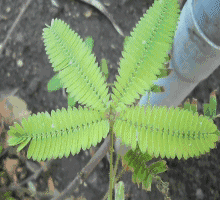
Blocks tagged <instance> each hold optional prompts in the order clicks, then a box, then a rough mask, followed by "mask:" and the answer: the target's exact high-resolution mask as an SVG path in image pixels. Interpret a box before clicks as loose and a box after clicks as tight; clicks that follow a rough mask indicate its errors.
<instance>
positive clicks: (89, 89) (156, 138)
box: [8, 0, 219, 199]
mask: <svg viewBox="0 0 220 200" xmlns="http://www.w3.org/2000/svg"><path fill="white" fill-rule="evenodd" d="M147 12H148V13H146V14H145V15H144V16H143V18H141V20H140V21H139V23H138V24H137V26H136V28H135V29H134V30H133V32H131V36H130V37H128V38H127V40H126V42H125V44H124V51H123V53H122V55H123V58H122V59H121V61H120V69H119V76H117V78H116V79H117V81H116V82H115V83H114V87H113V88H112V91H113V93H112V94H108V87H107V83H106V82H105V79H106V77H105V76H103V75H102V74H101V72H100V69H99V68H98V64H97V63H96V62H95V56H94V55H93V54H92V51H91V48H90V47H89V45H88V44H86V43H85V42H83V40H82V39H81V38H80V37H79V36H78V34H77V33H75V32H74V31H73V30H71V29H70V27H69V25H67V24H66V23H64V22H63V21H61V20H59V19H53V20H52V22H51V26H48V25H47V28H44V31H43V38H44V43H45V46H46V53H47V54H48V55H49V59H50V62H51V63H52V67H53V68H54V71H55V72H58V74H57V75H56V76H57V78H58V79H59V80H60V84H61V85H62V86H64V87H65V88H67V92H68V95H69V96H70V97H71V98H72V97H74V99H75V100H76V101H78V102H79V103H81V104H85V105H86V106H85V107H84V108H82V107H80V106H79V108H78V109H76V108H75V107H73V108H71V107H70V106H69V107H68V109H67V110H66V109H64V108H62V109H61V110H59V109H58V110H56V111H54V110H52V112H51V115H50V114H49V113H48V112H45V113H37V115H35V114H33V115H32V116H30V117H29V118H28V120H26V119H23V120H22V124H21V125H19V124H17V123H15V124H14V126H11V127H10V130H9V131H8V134H9V135H10V136H11V138H10V139H9V141H8V142H9V145H11V146H14V145H17V144H19V147H18V151H20V150H22V149H23V148H24V147H25V146H26V145H27V144H28V143H29V142H30V146H29V149H28V153H27V157H28V158H32V159H33V160H37V161H41V160H43V161H44V160H46V159H52V158H53V159H56V158H58V157H59V158H62V157H63V156H66V157H68V156H69V155H70V152H71V153H72V155H75V154H78V153H79V151H80V150H81V149H83V150H86V149H89V148H90V147H91V146H92V145H93V146H96V145H97V144H98V143H99V142H100V141H101V140H102V138H106V137H107V135H108V134H110V138H111V144H110V185H109V199H112V192H113V189H114V188H115V187H114V185H115V184H116V182H117V179H116V178H115V175H116V170H117V164H116V165H115V170H114V171H113V151H114V147H113V135H115V136H116V138H120V139H121V141H122V143H123V144H125V145H126V146H130V147H131V150H130V151H129V152H127V154H126V155H125V156H124V158H123V162H124V166H128V168H130V169H133V172H134V176H133V178H132V179H133V181H135V182H137V183H140V182H141V183H142V185H143V186H144V187H143V188H145V189H146V190H148V191H149V190H150V187H151V183H152V181H153V179H154V180H156V181H158V180H159V177H158V176H156V175H157V174H159V173H162V172H164V171H166V170H167V166H166V163H165V161H161V160H159V161H157V162H153V163H151V164H150V165H148V166H147V165H146V162H148V161H151V160H152V159H153V158H158V157H159V156H160V157H161V158H164V157H167V158H175V157H176V156H177V158H178V159H181V158H184V159H188V158H189V157H195V156H196V157H198V156H200V155H201V154H205V153H206V152H209V151H210V149H211V148H215V147H216V142H217V141H218V135H219V131H218V130H217V127H216V125H215V124H214V123H213V120H212V119H211V118H209V117H206V116H199V115H198V113H197V112H195V113H194V112H192V111H191V110H182V109H180V108H178V107H177V108H174V107H171V108H167V107H165V106H160V107H157V106H153V107H152V106H147V107H142V106H137V105H136V106H135V101H136V100H138V99H140V95H144V94H145V93H146V91H150V90H151V89H152V87H153V81H154V80H156V79H157V78H158V76H159V75H160V74H161V69H164V65H163V63H164V62H165V57H166V56H167V52H168V51H169V50H170V48H171V45H172V42H173V37H174V33H175V30H176V26H177V22H178V19H179V14H180V10H179V5H178V1H177V0H155V2H154V5H153V7H151V8H150V9H149V10H148V11H147ZM104 66H106V65H104ZM104 72H105V75H106V68H105V71H104ZM128 168H127V169H128ZM162 184H163V183H162ZM120 185H121V183H120ZM117 188H119V186H118V185H117V187H116V188H115V189H116V190H117V191H118V189H117ZM120 188H122V186H120ZM158 188H159V186H158ZM164 188H167V185H165V184H164V185H163V187H162V192H164V193H166V192H165V191H164ZM117 191H116V192H117ZM120 191H121V189H120ZM117 193H120V192H117ZM120 195H121V193H120ZM122 196H123V195H122Z"/></svg>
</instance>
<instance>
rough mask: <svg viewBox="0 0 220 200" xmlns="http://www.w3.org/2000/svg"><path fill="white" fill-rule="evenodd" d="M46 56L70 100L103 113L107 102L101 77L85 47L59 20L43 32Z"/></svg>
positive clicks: (106, 89) (86, 46)
mask: <svg viewBox="0 0 220 200" xmlns="http://www.w3.org/2000/svg"><path fill="white" fill-rule="evenodd" d="M43 38H44V44H45V46H46V48H45V49H46V53H47V54H48V56H49V59H50V62H51V63H52V67H53V68H54V71H56V72H59V78H60V81H61V84H62V85H63V86H64V87H65V88H67V93H69V95H70V97H74V98H75V100H76V101H78V102H79V103H82V104H87V107H90V106H91V107H92V108H95V109H97V110H105V109H106V108H107V103H108V101H109V98H110V94H108V88H107V84H106V82H105V79H104V77H103V76H102V74H101V72H100V68H98V64H97V63H95V59H96V58H95V56H94V55H93V54H92V53H91V46H89V45H90V44H88V43H89V40H86V41H87V44H86V43H85V42H84V41H83V40H82V39H81V38H80V37H79V36H78V34H77V33H76V32H74V31H73V30H71V29H70V26H69V25H68V24H66V23H65V22H63V21H62V20H59V19H53V20H52V22H51V26H47V28H44V30H43Z"/></svg>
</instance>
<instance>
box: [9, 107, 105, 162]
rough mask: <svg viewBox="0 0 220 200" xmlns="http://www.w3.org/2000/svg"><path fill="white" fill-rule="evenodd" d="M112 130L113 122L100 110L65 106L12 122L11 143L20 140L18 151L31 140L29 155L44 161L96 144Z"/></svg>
mask: <svg viewBox="0 0 220 200" xmlns="http://www.w3.org/2000/svg"><path fill="white" fill-rule="evenodd" d="M108 132H109V122H108V120H107V119H106V118H105V117H104V114H103V113H102V112H100V111H96V110H89V109H88V108H84V109H83V108H82V107H79V109H78V110H77V109H76V108H73V109H72V108H70V107H69V108H68V110H66V109H65V108H62V110H59V109H58V110H56V112H55V111H54V110H52V112H51V115H50V114H49V113H48V112H45V113H37V115H35V114H33V115H32V116H30V117H29V118H28V120H26V119H25V118H23V119H22V125H19V124H17V123H16V124H15V125H14V126H10V130H9V131H8V134H9V135H10V136H11V138H10V139H9V140H8V143H9V145H10V146H15V145H17V144H20V146H19V147H18V151H20V150H21V149H22V148H24V147H25V146H26V145H27V143H28V142H29V141H30V146H29V149H28V158H31V157H32V158H33V160H37V161H41V160H46V159H51V158H54V159H56V158H57V157H59V158H62V157H63V156H64V155H65V156H66V157H68V156H69V154H70V152H71V153H72V155H75V154H76V153H79V151H80V150H81V148H82V149H83V150H85V149H89V148H90V147H91V145H93V146H96V145H97V143H98V142H100V141H101V139H102V138H105V137H106V136H107V134H108Z"/></svg>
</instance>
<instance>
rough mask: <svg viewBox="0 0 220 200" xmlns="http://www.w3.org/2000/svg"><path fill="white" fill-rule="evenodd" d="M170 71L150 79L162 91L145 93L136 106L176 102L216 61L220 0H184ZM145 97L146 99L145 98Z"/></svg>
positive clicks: (218, 56) (219, 43)
mask: <svg viewBox="0 0 220 200" xmlns="http://www.w3.org/2000/svg"><path fill="white" fill-rule="evenodd" d="M171 56H172V59H171V61H170V68H171V69H173V70H172V72H171V74H170V75H169V76H167V77H166V78H160V79H158V80H157V81H155V82H154V84H156V85H159V86H164V89H165V92H161V93H154V92H151V93H150V94H149V95H148V93H146V95H145V96H143V97H142V98H141V100H140V106H142V105H147V104H148V103H150V104H151V105H158V106H160V105H162V106H164V105H166V106H168V107H170V106H174V107H176V106H178V105H179V104H181V102H182V101H183V100H184V99H185V97H186V96H187V95H188V94H189V93H190V92H191V91H192V90H193V89H194V88H195V87H196V86H197V85H198V83H199V82H201V81H203V80H204V79H206V78H207V77H208V76H209V75H210V74H211V73H212V72H213V71H214V70H215V69H216V68H217V67H218V66H219V65H220V0H188V1H187V2H186V4H185V5H184V7H183V9H182V11H181V14H180V21H179V24H178V28H177V31H176V34H175V37H174V44H173V48H172V52H171ZM148 97H149V102H148Z"/></svg>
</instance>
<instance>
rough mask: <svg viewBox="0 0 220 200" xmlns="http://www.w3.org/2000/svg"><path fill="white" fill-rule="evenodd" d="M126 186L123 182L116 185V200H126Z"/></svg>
mask: <svg viewBox="0 0 220 200" xmlns="http://www.w3.org/2000/svg"><path fill="white" fill-rule="evenodd" d="M124 190H125V185H124V183H123V181H119V182H118V183H117V184H116V185H115V200H124V199H125V194H124V193H125V191H124Z"/></svg>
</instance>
